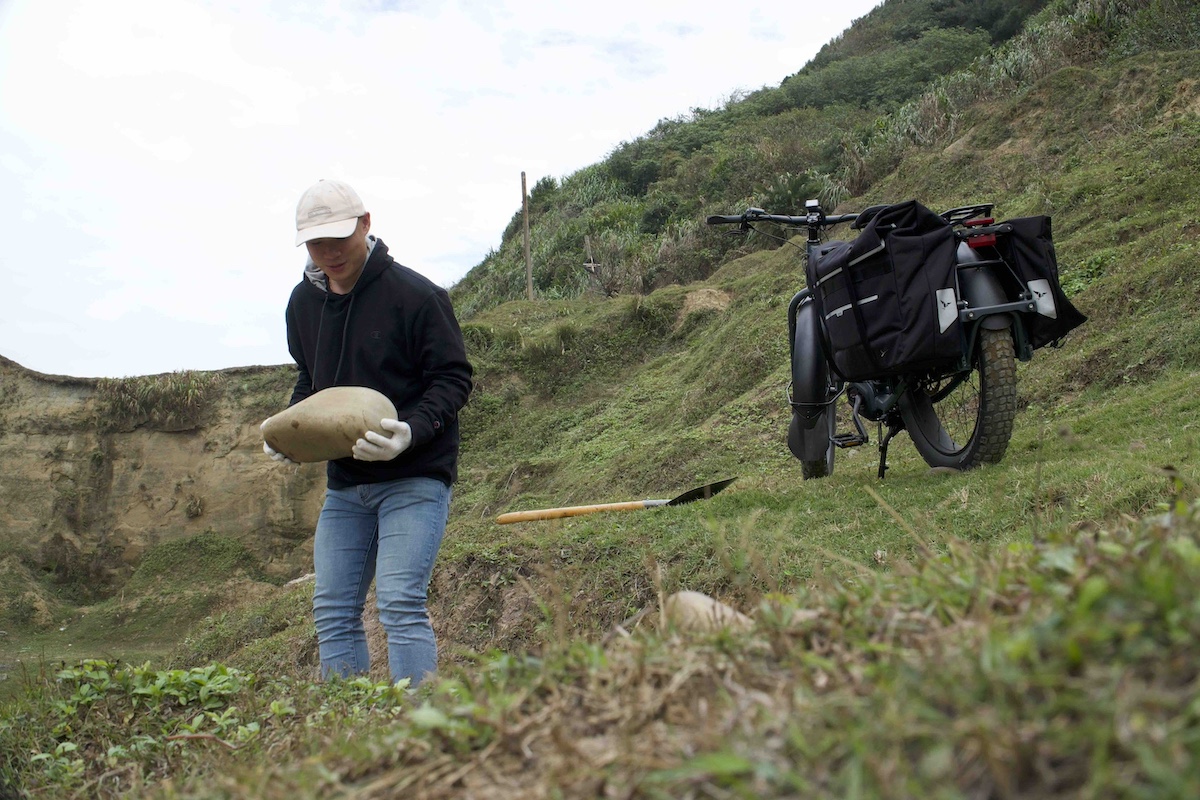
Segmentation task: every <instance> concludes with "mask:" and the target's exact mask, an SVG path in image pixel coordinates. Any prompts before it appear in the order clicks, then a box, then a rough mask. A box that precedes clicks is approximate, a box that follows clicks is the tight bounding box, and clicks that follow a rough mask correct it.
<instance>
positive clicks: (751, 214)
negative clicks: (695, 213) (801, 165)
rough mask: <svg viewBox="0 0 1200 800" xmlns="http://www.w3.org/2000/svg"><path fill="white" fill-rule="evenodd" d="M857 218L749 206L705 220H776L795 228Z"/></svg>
mask: <svg viewBox="0 0 1200 800" xmlns="http://www.w3.org/2000/svg"><path fill="white" fill-rule="evenodd" d="M857 218H858V214H835V215H827V214H824V213H813V214H806V215H804V216H791V215H788V214H768V213H767V212H766V211H763V210H762V209H761V208H748V209H746V210H745V211H744V212H742V213H741V214H713V215H711V216H709V217H706V218H705V220H704V222H705V224H707V225H748V224H750V223H751V222H774V223H777V224H779V225H785V226H790V227H793V228H799V227H808V226H816V227H819V228H827V227H830V226H832V225H839V224H841V223H843V222H853V221H854V220H855V219H857Z"/></svg>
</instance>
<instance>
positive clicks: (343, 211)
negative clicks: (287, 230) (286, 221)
mask: <svg viewBox="0 0 1200 800" xmlns="http://www.w3.org/2000/svg"><path fill="white" fill-rule="evenodd" d="M365 213H367V212H366V209H364V208H363V202H362V199H361V198H359V196H358V192H356V191H354V190H353V189H352V188H350V186H349V185H348V184H345V183H342V182H341V181H327V180H324V179H322V180H321V181H319V182H317V183H314V184H313V185H312V186H310V187H308V189H306V190H305V192H304V194H302V195H301V196H300V202H299V204H297V205H296V246H297V247H299V246H300V245H302V244H304V243H305V242H311V241H312V240H313V239H345V238H346V237H347V236H349V235H350V234H352V233H354V230H355V228H357V227H358V218H359V217H361V216H362V215H363V214H365Z"/></svg>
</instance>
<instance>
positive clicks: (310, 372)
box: [287, 237, 472, 489]
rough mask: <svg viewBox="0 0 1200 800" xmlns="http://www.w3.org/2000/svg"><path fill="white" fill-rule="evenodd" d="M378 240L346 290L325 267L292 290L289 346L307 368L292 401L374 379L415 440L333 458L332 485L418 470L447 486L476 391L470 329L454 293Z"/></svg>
mask: <svg viewBox="0 0 1200 800" xmlns="http://www.w3.org/2000/svg"><path fill="white" fill-rule="evenodd" d="M372 238H373V242H374V245H373V247H372V249H371V253H370V255H369V256H368V257H367V263H366V265H365V266H364V267H363V271H362V274H361V275H360V276H359V278H358V281H357V282H356V283H355V284H354V288H353V289H352V290H351V291H350V292H349V293H348V294H335V293H333V292H330V291H328V288H327V282H326V281H325V280H324V275H322V274H321V273H320V272H319V271H317V270H308V271H307V272H306V276H305V278H304V279H303V280H301V281H300V283H299V284H298V285H297V286H296V288H295V289H293V290H292V296H291V299H290V300H289V301H288V307H287V336H288V350H289V351H290V352H291V354H292V358H294V359H295V360H296V366H297V367H298V370H299V374H298V376H297V378H296V388H295V390H294V391H293V392H292V399H291V403H289V405H292V404H295V403H298V402H299V401H301V400H303V399H304V398H306V397H308V396H309V395H310V394H312V393H314V392H317V391H320V390H321V389H325V388H328V387H330V386H368V387H370V388H372V389H375V390H377V391H380V392H382V393H383V394H384V395H386V396H387V398H388V399H389V400H391V401H392V403H394V404H395V406H396V411H397V415H398V417H399V419H400V420H402V421H404V422H407V423H408V424H409V426H410V427H411V428H412V436H413V441H412V446H410V447H409V448H408V450H406V451H405V452H403V453H401V454H400V455H399V456H397V457H396V458H394V459H393V460H391V461H357V460H355V459H353V458H339V459H337V460H336V461H330V462H329V464H328V467H327V474H328V484H329V486H330V487H331V488H335V489H338V488H344V487H347V486H354V485H357V484H360V483H379V482H381V481H390V480H395V479H397V478H409V477H418V476H420V477H429V478H437V479H438V480H441V481H442V482H443V483H446V484H447V485H449V484H451V483H453V482H454V480H455V479H456V478H457V477H458V443H459V432H458V411H459V409H461V408H462V407H463V406H464V405H466V402H467V397H468V396H469V395H470V393H471V375H472V370H471V365H470V363H468V361H467V354H466V349H465V348H464V346H463V338H462V331H461V330H460V329H459V327H458V321H457V320H456V319H455V317H454V310H453V309H452V308H451V306H450V298H449V296H448V295H447V294H446V291H445V290H444V289H442V288H441V287H439V286H437V285H436V284H434V283H433V282H432V281H430V280H429V279H428V278H425V277H424V276H422V275H420V274H418V273H416V272H414V271H412V270H411V269H409V268H408V267H405V266H402V265H400V264H397V263H396V261H395V260H394V259H393V258H392V257H391V256H389V255H388V249H387V246H386V245H385V244H384V243H383V242H382V241H380V240H379V239H376V238H374V237H372Z"/></svg>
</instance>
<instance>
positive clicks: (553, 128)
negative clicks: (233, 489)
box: [0, 0, 877, 375]
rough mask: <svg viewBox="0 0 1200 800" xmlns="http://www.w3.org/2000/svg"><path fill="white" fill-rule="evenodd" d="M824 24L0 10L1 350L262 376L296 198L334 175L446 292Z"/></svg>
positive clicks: (362, 1)
mask: <svg viewBox="0 0 1200 800" xmlns="http://www.w3.org/2000/svg"><path fill="white" fill-rule="evenodd" d="M875 2H877V0H853V1H852V2H848V3H843V4H841V5H840V7H839V8H838V9H837V11H836V13H834V12H832V11H831V12H825V13H824V16H823V17H822V18H820V19H817V18H814V17H812V16H810V15H806V16H805V17H800V16H798V15H797V14H796V13H794V11H786V12H777V11H774V10H771V11H767V10H761V9H749V10H747V9H735V8H731V7H730V6H729V5H728V4H726V3H717V2H711V1H707V0H706V1H705V2H685V1H684V0H660V1H659V2H656V3H654V4H650V3H645V2H634V1H633V0H610V2H608V3H604V4H600V3H588V4H579V3H562V2H557V1H555V0H521V2H509V3H506V4H504V5H496V4H494V3H488V2H482V0H459V2H454V1H453V0H450V1H449V2H433V1H432V0H307V1H306V2H299V3H296V2H283V0H272V2H271V3H264V4H243V3H234V2H232V0H210V1H206V0H122V2H120V3H117V4H113V3H110V2H100V1H99V0H60V1H59V2H53V3H49V2H41V1H40V0H7V2H5V0H0V97H3V98H4V102H3V104H0V185H3V186H4V187H5V191H4V192H3V193H0V239H2V240H3V241H4V243H5V245H4V247H3V248H0V268H3V270H4V273H5V275H6V276H8V281H9V283H8V289H9V296H8V297H7V301H8V302H7V304H6V305H7V308H6V313H5V314H4V315H3V316H0V355H4V356H6V357H9V358H12V359H14V360H16V361H18V362H20V363H22V364H24V365H26V366H28V367H30V368H32V369H36V370H39V371H42V372H50V373H62V374H73V375H130V374H143V373H151V372H162V371H169V370H175V369H216V368H221V367H228V366H238V365H243V364H255V363H284V362H286V361H288V355H287V350H286V346H285V343H284V336H283V307H284V304H285V303H286V300H287V296H288V294H289V293H290V291H291V287H292V285H293V284H294V283H295V281H296V280H297V279H298V277H299V273H300V268H301V266H302V263H303V252H302V251H300V250H297V249H295V248H293V247H292V245H291V242H292V234H293V229H292V217H291V215H292V212H293V210H294V207H295V202H296V198H297V197H298V196H299V194H300V192H301V191H303V189H304V188H305V187H306V186H307V185H309V184H310V183H312V182H313V181H314V180H316V179H317V178H321V177H339V178H342V179H345V180H347V181H349V182H350V183H351V184H353V185H354V186H355V187H356V188H357V189H358V190H359V192H360V193H361V194H362V195H363V198H364V201H365V202H366V204H367V206H368V208H369V209H370V210H371V212H372V221H373V227H374V230H375V231H376V232H377V233H378V234H379V235H380V236H381V237H382V238H383V239H384V240H385V241H386V242H387V243H388V245H389V247H390V248H391V250H392V252H393V253H394V254H395V255H396V256H397V258H398V259H399V260H400V261H402V262H403V263H405V264H407V265H408V266H410V267H412V268H414V269H417V270H418V271H421V272H424V273H425V274H427V275H429V276H430V277H431V278H432V279H433V280H435V281H437V282H438V283H441V284H443V285H449V284H451V283H453V282H454V281H456V280H458V279H459V278H460V277H462V275H463V274H465V273H466V272H467V270H469V269H470V268H471V267H473V266H474V265H475V264H477V263H478V262H479V261H480V260H481V259H482V258H483V256H484V255H485V254H486V253H487V251H488V250H489V249H491V248H493V247H495V246H497V245H498V244H499V238H500V234H501V233H502V231H503V229H504V227H505V225H507V224H508V221H509V220H510V219H511V217H512V215H513V213H514V212H515V211H516V210H517V209H518V208H519V206H520V172H521V171H525V172H526V173H527V176H528V182H529V184H530V185H531V186H532V185H533V184H534V183H536V181H537V180H538V179H539V178H541V177H544V176H547V175H550V176H554V177H563V176H565V175H568V174H570V173H572V172H574V171H576V170H578V169H581V168H583V167H585V166H587V165H589V164H592V163H595V162H596V161H599V160H600V159H602V158H603V157H604V156H605V155H606V154H607V153H608V152H610V151H611V150H612V149H613V148H614V147H616V146H617V145H618V144H619V143H620V142H621V141H624V140H629V139H632V138H635V137H637V136H638V135H640V134H642V133H644V132H646V131H648V130H649V129H650V128H651V127H653V125H654V124H655V123H656V122H657V121H658V120H659V119H661V118H663V117H673V116H677V115H679V114H683V113H686V112H688V111H689V110H690V109H692V108H694V107H710V108H711V107H715V106H716V105H718V104H720V103H721V102H723V101H724V100H725V99H726V98H728V97H729V96H730V95H731V94H732V93H733V92H735V91H737V90H742V89H755V88H758V87H760V86H762V85H766V84H775V83H777V82H778V81H779V80H780V79H782V78H783V77H784V76H785V75H787V74H789V73H791V72H794V71H795V70H796V69H798V68H799V67H800V66H802V65H803V63H804V62H805V61H807V59H808V58H810V57H811V56H812V55H813V54H815V53H816V51H817V50H818V49H819V48H820V46H821V45H822V44H824V43H825V42H827V41H828V40H829V39H831V38H832V37H834V36H836V35H837V34H838V33H840V32H841V31H842V30H843V29H844V28H845V27H846V25H847V24H849V22H850V20H851V19H852V18H853V17H857V16H861V15H862V14H864V13H865V12H866V11H867V10H869V9H870V7H871V6H872V5H874V4H875Z"/></svg>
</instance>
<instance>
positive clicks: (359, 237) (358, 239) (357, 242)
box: [305, 214, 371, 294]
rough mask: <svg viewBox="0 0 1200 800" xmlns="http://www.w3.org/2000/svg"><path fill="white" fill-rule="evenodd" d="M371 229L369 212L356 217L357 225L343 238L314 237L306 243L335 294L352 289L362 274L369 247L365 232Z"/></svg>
mask: <svg viewBox="0 0 1200 800" xmlns="http://www.w3.org/2000/svg"><path fill="white" fill-rule="evenodd" d="M370 230H371V215H370V214H363V215H362V216H361V217H359V218H358V227H357V228H355V229H354V233H352V234H350V235H349V236H347V237H346V238H345V239H313V240H312V241H311V242H305V246H306V247H307V248H308V255H309V257H310V258H311V259H312V260H313V263H314V264H316V265H317V267H318V268H319V269H320V270H321V272H324V273H325V277H326V278H328V279H329V288H330V290H331V291H333V292H334V293H335V294H346V293H347V292H349V291H350V290H351V289H353V288H354V284H355V282H356V281H358V276H359V275H361V274H362V269H363V265H364V264H365V263H366V260H367V253H368V252H369V251H370V248H369V247H368V246H367V232H368V231H370Z"/></svg>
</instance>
